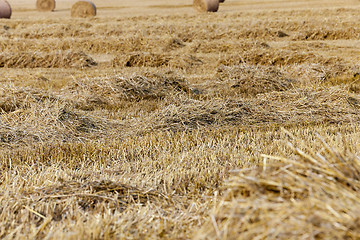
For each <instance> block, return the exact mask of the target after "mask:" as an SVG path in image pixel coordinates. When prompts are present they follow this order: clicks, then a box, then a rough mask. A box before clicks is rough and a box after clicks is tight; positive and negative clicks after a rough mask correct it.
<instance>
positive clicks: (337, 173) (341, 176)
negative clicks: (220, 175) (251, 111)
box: [197, 139, 360, 239]
mask: <svg viewBox="0 0 360 240" xmlns="http://www.w3.org/2000/svg"><path fill="white" fill-rule="evenodd" d="M344 140H345V141H346V139H344ZM352 140H355V139H351V140H350V141H352ZM320 141H323V140H322V139H320ZM290 146H291V147H292V148H293V150H294V156H292V157H283V156H279V157H277V156H268V155H263V156H262V157H263V159H264V160H263V164H262V165H261V166H256V167H254V168H251V169H243V170H236V171H235V172H234V174H233V176H232V177H231V178H230V179H229V180H228V181H226V182H225V184H224V186H223V187H222V190H223V191H224V194H223V195H222V196H220V197H219V198H218V199H217V200H216V202H217V204H216V206H215V207H214V210H213V211H212V213H210V217H209V219H208V222H207V224H206V225H205V226H204V227H203V228H202V230H200V231H199V233H198V235H197V238H199V239H203V238H207V239H219V238H227V239H238V238H244V239H250V238H259V239H260V238H268V239H299V238H314V239H327V238H336V239H347V238H350V239H354V238H358V237H359V236H360V232H359V217H358V208H359V199H360V196H359V193H358V192H359V187H360V185H359V179H360V176H359V170H360V162H359V157H358V156H357V155H355V154H352V153H351V152H348V151H347V149H348V148H349V147H351V148H352V149H351V150H352V151H358V148H357V147H358V142H357V140H355V143H352V144H351V145H349V143H347V142H345V143H344V146H343V147H345V148H344V150H345V151H342V150H340V149H336V148H334V147H330V146H329V145H327V144H326V143H325V142H324V141H323V145H322V146H323V148H322V149H321V150H320V151H319V152H314V151H312V147H310V146H309V147H305V148H306V150H301V148H298V147H293V146H292V145H290Z"/></svg>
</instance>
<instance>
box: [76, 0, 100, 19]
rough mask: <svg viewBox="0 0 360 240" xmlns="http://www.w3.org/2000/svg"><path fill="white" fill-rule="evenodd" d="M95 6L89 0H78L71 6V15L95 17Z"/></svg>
mask: <svg viewBox="0 0 360 240" xmlns="http://www.w3.org/2000/svg"><path fill="white" fill-rule="evenodd" d="M95 16H96V6H95V4H94V3H92V2H90V1H78V2H76V3H75V4H74V5H73V6H72V7H71V17H80V18H86V17H95Z"/></svg>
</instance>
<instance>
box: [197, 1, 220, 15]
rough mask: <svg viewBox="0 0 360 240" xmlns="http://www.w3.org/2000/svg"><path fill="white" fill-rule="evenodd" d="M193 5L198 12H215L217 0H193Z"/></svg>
mask: <svg viewBox="0 0 360 240" xmlns="http://www.w3.org/2000/svg"><path fill="white" fill-rule="evenodd" d="M194 7H195V8H196V10H198V11H200V12H217V10H218V9H219V0H194Z"/></svg>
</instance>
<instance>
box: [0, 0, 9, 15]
mask: <svg viewBox="0 0 360 240" xmlns="http://www.w3.org/2000/svg"><path fill="white" fill-rule="evenodd" d="M10 17H11V6H10V4H9V3H8V2H7V1H6V0H0V18H10Z"/></svg>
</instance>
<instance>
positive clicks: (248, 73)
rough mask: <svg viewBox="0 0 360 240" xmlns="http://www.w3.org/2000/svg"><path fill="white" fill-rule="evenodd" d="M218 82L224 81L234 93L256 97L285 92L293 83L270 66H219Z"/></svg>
mask: <svg viewBox="0 0 360 240" xmlns="http://www.w3.org/2000/svg"><path fill="white" fill-rule="evenodd" d="M216 75H217V77H218V79H219V80H220V81H226V84H228V85H230V87H231V88H233V89H234V91H235V92H238V93H240V94H244V95H257V94H259V93H265V92H272V91H285V90H289V89H290V88H292V87H294V84H296V83H295V81H294V80H291V79H289V78H288V77H286V75H285V74H284V73H283V72H281V71H280V70H278V69H277V68H274V67H272V66H253V65H246V64H243V65H239V66H231V67H228V66H220V67H219V68H218V70H217V74H216Z"/></svg>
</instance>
